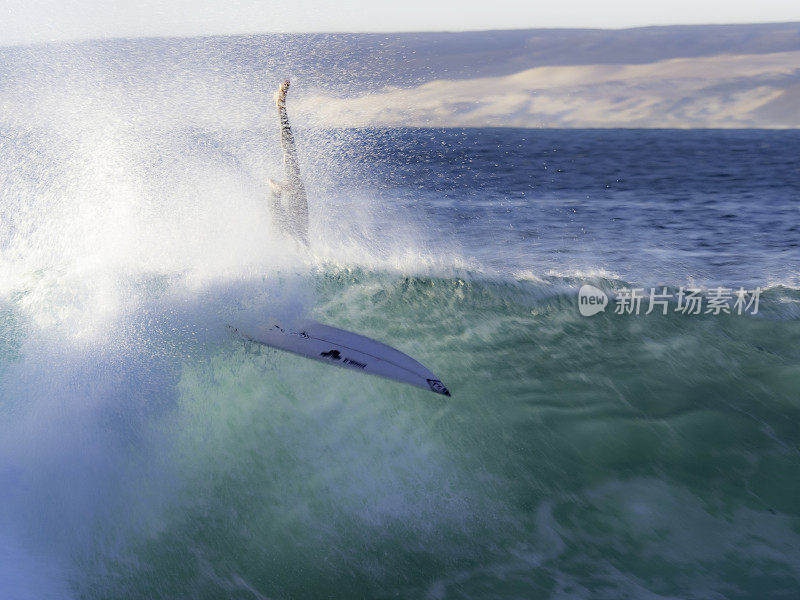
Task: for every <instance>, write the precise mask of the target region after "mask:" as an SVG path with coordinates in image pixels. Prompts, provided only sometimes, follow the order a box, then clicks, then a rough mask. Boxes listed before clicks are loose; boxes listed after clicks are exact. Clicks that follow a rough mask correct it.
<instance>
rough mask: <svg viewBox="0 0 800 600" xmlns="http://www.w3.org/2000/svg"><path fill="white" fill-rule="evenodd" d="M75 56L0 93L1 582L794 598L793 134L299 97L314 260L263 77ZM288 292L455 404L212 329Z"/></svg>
mask: <svg viewBox="0 0 800 600" xmlns="http://www.w3.org/2000/svg"><path fill="white" fill-rule="evenodd" d="M140 43H141V44H148V43H152V44H157V42H140ZM82 48H83V50H82V52H84V53H85V55H84V56H81V57H79V58H80V60H78V59H77V58H76V57H75V56H74V55H73V54H71V52H72V50H70V49H69V48H66V49H64V51H63V52H64V54H63V56H61V61H60V62H59V61H55V62H53V61H47V64H48V65H49V67H48V69H49V70H47V69H44V70H37V64H39V63H37V62H36V57H35V56H33V57H31V56H28V55H26V54H25V52H33V51H28V50H19V52H20V53H22V54H20V56H18V57H17V58H16V59H15V60H16V61H17V62H15V63H14V65H15V69H16V70H15V71H13V73H12V75H13V74H14V73H16V75H14V76H13V77H11V78H10V79H9V80H8V81H6V82H4V84H3V86H4V87H2V88H0V100H2V106H3V107H4V109H3V113H2V119H0V181H2V186H0V590H2V594H0V595H2V596H3V597H4V598H12V599H15V600H16V599H23V598H24V599H27V598H37V599H38V598H59V599H61V598H64V599H69V598H123V597H124V598H217V597H231V598H293V597H304V598H305V597H312V598H313V597H334V598H353V597H375V598H382V597H398V596H399V597H426V598H484V597H552V598H581V597H585V598H590V597H591V598H596V597H607V598H617V597H632V598H660V597H686V598H709V597H720V598H760V597H770V598H782V597H786V598H790V597H794V594H795V592H796V589H797V586H798V584H800V566H798V565H800V550H798V549H799V548H800V515H799V514H798V507H799V506H800V502H798V500H800V483H798V482H800V456H798V445H799V444H800V428H798V421H799V420H800V405H799V404H798V401H797V398H798V396H797V390H798V389H800V368H798V363H799V362H800V349H799V348H798V345H797V339H798V335H799V334H800V324H799V323H800V291H798V286H800V275H798V271H797V265H798V264H800V263H799V262H798V259H800V233H799V232H798V229H797V218H796V216H797V198H798V191H800V171H798V170H797V168H796V164H795V162H796V161H795V158H796V156H797V155H798V150H800V134H798V133H797V132H763V131H750V132H713V131H703V132H669V131H647V132H643V131H569V132H565V131H536V130H497V129H477V130H426V129H422V130H368V131H363V130H361V131H346V130H340V131H320V130H315V129H313V128H310V127H308V125H309V124H308V123H297V124H296V125H297V138H298V144H299V145H300V149H301V160H302V165H303V169H304V172H305V175H306V180H307V188H308V190H309V196H310V198H311V207H310V209H311V222H312V232H311V239H312V244H311V250H310V251H309V252H306V251H303V250H301V249H299V248H296V247H294V246H293V245H292V243H291V242H287V241H286V240H284V239H281V238H280V237H279V236H277V235H276V234H275V233H274V232H273V228H272V225H271V222H270V217H269V214H268V212H267V211H266V206H265V202H264V198H265V196H266V178H267V177H268V176H275V175H276V174H279V173H280V153H279V147H278V132H277V126H276V123H274V122H273V121H274V119H272V115H271V112H270V111H271V108H269V106H270V105H269V102H268V101H267V99H268V94H267V93H266V92H265V91H264V90H266V89H267V88H268V87H271V85H272V84H271V82H270V83H269V86H268V85H267V82H268V81H269V80H270V78H274V80H275V81H278V80H279V79H280V74H279V73H273V72H266V73H262V72H260V71H259V67H260V65H257V64H252V65H244V66H242V67H241V68H240V70H239V71H237V72H234V73H232V74H231V75H230V76H228V75H226V74H225V73H224V72H223V73H220V72H219V71H216V70H215V69H213V68H212V67H213V62H212V63H211V65H205V64H204V65H203V68H200V67H198V66H197V65H194V64H191V61H189V62H188V63H187V62H186V61H184V62H181V60H183V59H181V60H179V59H178V58H176V57H171V56H170V55H166V56H164V57H162V58H161V60H163V61H165V64H168V65H169V64H171V65H172V66H173V67H174V68H173V69H172V70H170V69H164V73H161V72H160V70H159V68H158V65H155V66H154V65H145V66H141V67H137V68H139V69H140V71H136V72H134V73H132V72H131V69H132V68H133V67H131V65H130V64H129V63H127V62H126V63H125V64H119V63H118V61H117V60H116V59H114V57H113V56H109V55H107V54H104V53H103V52H102V51H101V50H97V52H96V53H95V54H93V53H92V47H91V46H82ZM151 50H152V49H151ZM48 52H51V53H57V51H56V50H52V49H51V50H48ZM128 60H130V59H128ZM226 60H229V59H226ZM26 61H27V62H26ZM170 61H173V62H170ZM176 65H177V66H176ZM256 72H258V73H259V74H258V75H257V76H256V75H254V74H255V73H256ZM32 73H33V74H34V75H31V74H32ZM228 77H229V79H227V78H228ZM226 82H227V84H228V85H227V86H225V85H223V84H225V83H226ZM206 92H207V93H206ZM262 100H263V103H262ZM264 105H266V107H267V112H266V115H265V114H263V113H264V110H263V109H264ZM237 107H239V108H237ZM237 111H238V112H237ZM275 120H276V119H275ZM584 284H591V285H593V286H595V287H597V288H599V289H601V290H604V291H605V292H607V293H608V294H609V295H611V296H612V297H613V295H614V294H616V295H617V297H619V295H620V293H621V291H622V290H623V289H624V288H630V287H641V288H650V287H653V286H658V287H659V289H660V288H661V287H666V288H667V289H668V290H669V291H670V293H672V294H673V295H675V296H676V295H677V292H678V291H679V289H680V288H681V287H682V286H683V287H689V286H697V287H701V288H704V289H708V288H714V287H716V286H725V287H730V288H738V287H739V286H744V287H746V288H747V289H753V288H756V287H758V288H761V289H762V293H761V297H760V305H759V310H758V313H757V314H744V315H737V314H728V315H726V314H721V315H714V314H699V315H685V314H682V313H680V312H677V311H676V309H677V308H678V306H677V304H676V303H675V301H674V300H672V301H671V303H670V304H669V305H668V307H667V308H668V314H666V315H664V314H660V313H659V312H655V313H653V314H650V315H644V314H640V315H638V316H637V315H628V314H617V313H616V311H615V310H612V308H610V307H609V308H608V309H607V310H606V311H604V312H602V313H600V314H597V315H595V316H593V317H589V318H587V317H583V316H581V314H580V312H579V311H578V290H579V288H580V287H581V286H582V285H584ZM642 312H644V311H642ZM307 316H311V317H313V318H316V319H318V320H320V321H322V322H325V323H329V324H331V325H336V326H339V327H344V328H347V329H351V330H354V331H357V332H359V333H362V334H364V335H368V336H371V337H374V338H376V339H379V340H381V341H385V342H387V343H390V344H392V345H394V346H396V347H398V348H400V349H402V350H403V351H405V352H407V353H409V354H410V355H412V356H414V357H415V358H417V359H419V360H420V361H421V362H423V363H424V364H426V365H428V366H430V367H431V368H432V370H433V371H434V372H436V373H437V374H438V375H439V376H441V378H442V380H443V381H444V382H445V383H446V384H447V385H448V387H449V388H450V389H451V391H452V392H453V398H452V399H448V400H443V399H441V398H438V397H436V396H434V395H432V394H430V393H427V392H425V391H421V390H416V389H414V388H410V387H407V386H402V385H400V384H396V383H394V382H390V381H384V380H381V379H376V378H368V377H359V376H357V375H354V374H353V373H350V372H347V371H343V370H337V369H331V368H329V367H327V366H326V365H323V364H318V363H316V362H312V361H304V360H301V359H299V358H297V357H294V356H291V355H288V354H282V353H279V352H277V351H272V350H268V349H265V348H258V347H253V346H251V345H248V344H244V343H242V342H241V341H240V340H238V339H236V338H234V337H233V336H232V335H231V334H230V332H229V330H228V329H227V328H226V325H229V324H230V323H232V322H235V323H236V324H237V325H240V326H241V325H244V326H246V325H247V324H248V323H260V322H263V321H268V320H278V321H280V322H284V323H287V322H291V321H292V320H293V319H299V318H303V317H307Z"/></svg>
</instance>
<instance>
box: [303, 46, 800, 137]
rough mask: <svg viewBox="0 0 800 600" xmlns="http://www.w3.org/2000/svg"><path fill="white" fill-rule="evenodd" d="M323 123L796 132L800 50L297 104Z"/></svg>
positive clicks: (573, 69) (446, 83)
mask: <svg viewBox="0 0 800 600" xmlns="http://www.w3.org/2000/svg"><path fill="white" fill-rule="evenodd" d="M296 110H298V112H301V113H303V115H302V116H303V118H304V119H308V121H309V122H311V123H314V124H315V125H321V126H338V127H356V126H428V127H431V126H433V127H439V126H441V127H446V126H464V127H481V126H509V127H542V126H543V127H674V128H689V127H723V128H750V127H764V128H787V127H789V128H791V127H800V51H791V52H777V53H771V54H740V55H720V56H711V57H699V58H676V59H670V60H662V61H658V62H653V63H649V64H596V65H572V66H544V67H537V68H532V69H527V70H524V71H521V72H518V73H515V74H513V75H508V76H501V77H481V78H475V79H460V80H436V81H431V82H429V83H425V84H423V85H420V86H418V87H414V88H405V89H401V88H390V87H389V88H385V89H383V90H381V91H379V92H376V93H371V94H366V95H362V96H358V97H352V98H334V97H331V96H327V95H325V94H324V93H320V94H316V95H312V96H310V97H306V98H305V99H304V100H303V102H302V103H301V104H300V106H298V107H297V108H296Z"/></svg>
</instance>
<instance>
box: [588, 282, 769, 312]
mask: <svg viewBox="0 0 800 600" xmlns="http://www.w3.org/2000/svg"><path fill="white" fill-rule="evenodd" d="M760 298H761V288H756V289H754V290H746V289H744V288H743V287H740V288H739V289H738V290H734V289H733V288H726V287H721V286H720V287H716V288H711V289H708V290H703V289H702V288H694V287H681V288H679V289H678V291H677V292H671V291H668V289H667V288H666V287H661V288H655V287H654V288H650V290H649V293H645V288H622V289H620V290H617V293H616V296H615V297H614V298H613V303H614V314H617V315H639V314H645V315H649V314H650V313H653V312H658V313H661V314H662V315H666V314H668V313H669V312H675V313H680V314H684V315H720V314H726V315H744V314H750V315H757V314H758V303H759V300H760ZM609 303H610V301H609V297H608V295H607V294H606V293H605V292H604V291H603V290H601V289H599V288H596V287H594V286H593V285H588V284H587V285H584V286H582V287H581V289H580V290H579V292H578V310H580V313H581V314H582V315H583V316H584V317H591V316H592V315H596V314H597V313H599V312H603V311H605V309H606V307H607V306H608V305H609Z"/></svg>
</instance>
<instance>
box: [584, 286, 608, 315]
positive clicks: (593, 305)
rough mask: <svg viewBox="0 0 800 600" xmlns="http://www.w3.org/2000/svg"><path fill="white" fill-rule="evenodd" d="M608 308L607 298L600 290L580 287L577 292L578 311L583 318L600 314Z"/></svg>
mask: <svg viewBox="0 0 800 600" xmlns="http://www.w3.org/2000/svg"><path fill="white" fill-rule="evenodd" d="M606 306H608V296H607V295H606V293H605V292H604V291H603V290H601V289H600V288H596V287H594V286H593V285H589V284H588V283H587V284H586V285H583V286H581V289H580V290H579V291H578V310H580V311H581V314H582V315H583V316H584V317H591V316H592V315H596V314H597V313H599V312H602V311H604V310H605V309H606Z"/></svg>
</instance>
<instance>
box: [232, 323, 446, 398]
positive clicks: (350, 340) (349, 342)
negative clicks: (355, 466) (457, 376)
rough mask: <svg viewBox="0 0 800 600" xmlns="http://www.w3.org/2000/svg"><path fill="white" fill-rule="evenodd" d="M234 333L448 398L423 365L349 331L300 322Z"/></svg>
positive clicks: (440, 385) (437, 380)
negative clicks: (292, 324) (289, 325)
mask: <svg viewBox="0 0 800 600" xmlns="http://www.w3.org/2000/svg"><path fill="white" fill-rule="evenodd" d="M234 331H236V332H237V333H238V334H239V335H240V336H242V337H243V338H245V339H247V340H249V341H251V342H255V343H257V344H263V345H265V346H270V347H272V348H278V349H279V350H286V351H288V352H293V353H295V354H299V355H300V356H305V357H306V358H313V359H314V360H318V361H320V362H324V363H327V364H330V365H335V366H337V367H344V368H347V369H352V370H354V371H360V372H362V373H368V374H370V375H379V376H381V377H386V378H388V379H394V380H395V381H400V382H402V383H408V384H410V385H415V386H417V387H420V388H423V389H426V390H431V391H432V392H436V393H437V394H443V395H444V396H449V395H450V392H449V391H448V390H447V388H446V387H445V386H444V385H443V384H442V382H441V381H440V380H439V378H438V377H436V375H434V374H433V373H431V372H430V371H429V370H428V369H427V368H426V367H425V366H424V365H422V364H420V363H418V362H417V361H416V360H414V359H413V358H411V357H410V356H408V355H407V354H403V353H402V352H400V351H399V350H397V349H395V348H392V347H391V346H387V345H386V344H382V343H381V342H378V341H376V340H373V339H370V338H368V337H365V336H363V335H359V334H357V333H353V332H352V331H345V330H344V329H337V328H336V327H330V326H329V325H323V324H322V323H317V322H316V321H303V322H302V323H298V324H297V325H295V326H294V327H293V328H285V327H282V326H280V325H271V326H264V327H260V328H256V329H254V330H252V331H243V330H241V329H236V328H234Z"/></svg>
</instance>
